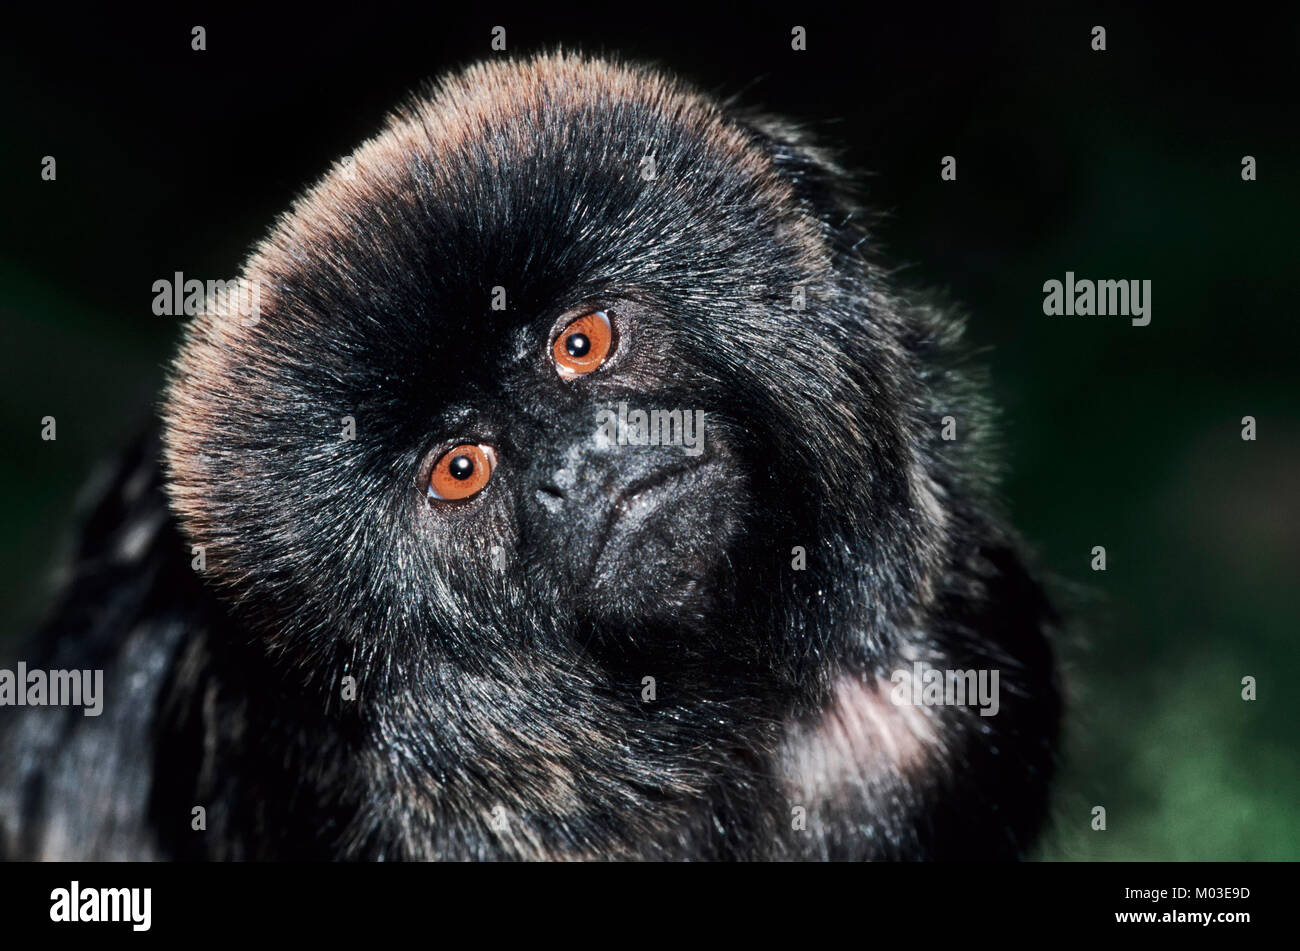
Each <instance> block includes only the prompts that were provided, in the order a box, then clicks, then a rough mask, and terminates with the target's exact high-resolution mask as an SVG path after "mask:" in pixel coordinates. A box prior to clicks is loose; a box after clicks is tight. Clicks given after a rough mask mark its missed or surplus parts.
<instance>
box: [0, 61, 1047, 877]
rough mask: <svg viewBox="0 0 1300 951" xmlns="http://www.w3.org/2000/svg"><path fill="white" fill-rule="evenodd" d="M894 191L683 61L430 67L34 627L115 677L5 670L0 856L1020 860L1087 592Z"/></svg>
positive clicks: (169, 412)
mask: <svg viewBox="0 0 1300 951" xmlns="http://www.w3.org/2000/svg"><path fill="white" fill-rule="evenodd" d="M870 222H871V219H870V218H869V216H868V215H867V213H866V211H865V210H864V206H863V203H862V200H861V198H860V197H859V194H858V191H857V188H856V186H855V183H854V181H853V177H852V176H851V175H850V174H849V173H848V172H846V171H845V170H844V169H843V168H842V166H841V164H840V160H839V159H838V158H837V156H836V154H835V153H833V152H832V151H830V150H829V149H828V148H826V147H825V146H823V145H821V144H819V143H818V142H817V141H816V140H815V139H814V137H813V136H812V135H810V134H809V133H808V132H807V131H806V130H804V129H803V128H802V127H800V126H798V125H796V124H795V123H793V122H790V121H786V120H781V119H776V118H772V117H770V116H768V115H766V114H765V113H763V112H761V111H759V110H756V109H753V108H751V107H748V106H746V105H743V104H741V103H739V102H738V101H735V100H724V99H722V98H720V97H717V96H714V95H712V94H709V93H707V92H704V91H702V90H700V89H698V88H696V87H695V86H693V85H691V84H690V83H689V82H687V81H686V80H684V79H682V78H680V77H679V76H677V75H675V74H673V73H669V72H668V71H665V70H663V69H661V68H658V67H654V66H650V65H643V64H639V63H631V62H626V61H623V60H620V59H616V58H612V57H594V56H588V55H583V54H580V53H572V52H566V53H561V52H556V53H543V54H537V55H534V56H531V57H524V58H512V59H505V58H502V59H496V60H491V61H488V62H484V63H480V64H477V65H472V66H469V67H468V68H465V69H463V70H461V71H459V72H455V73H452V74H449V75H447V76H446V77H444V78H442V79H441V80H439V81H438V82H436V83H435V84H433V85H431V86H429V87H427V88H426V89H424V90H423V91H421V92H420V93H418V94H416V95H414V96H413V97H412V98H411V99H410V100H408V101H407V103H406V104H405V105H403V106H401V107H399V108H398V110H397V111H396V112H394V113H393V114H392V115H391V116H390V117H389V118H388V119H387V120H386V123H385V125H384V126H383V127H382V129H381V130H380V131H379V132H378V133H377V134H376V135H375V136H374V137H373V138H371V139H369V140H368V141H366V142H365V143H363V144H362V145H361V146H360V147H358V148H357V149H356V150H355V152H354V153H353V154H352V155H351V156H349V157H348V158H347V159H346V160H342V161H340V162H338V163H336V164H335V165H334V166H333V167H332V168H331V169H330V170H329V171H328V173H327V174H326V175H325V176H324V177H323V178H322V179H321V180H320V181H319V182H318V183H317V184H315V185H314V186H313V187H311V188H310V189H309V190H308V191H306V192H305V193H304V194H302V195H300V196H299V197H298V198H297V200H296V201H295V202H294V203H293V204H292V206H291V208H290V209H289V210H288V211H287V212H286V213H285V214H284V215H283V216H282V217H280V218H279V219H278V220H277V221H276V222H275V224H274V226H273V227H272V229H271V231H270V233H269V235H268V236H267V237H266V238H265V239H264V240H262V241H261V242H260V243H259V244H258V245H257V246H256V247H255V248H254V249H253V251H252V252H251V254H250V256H249V257H248V259H247V261H246V263H245V265H244V267H243V271H242V275H241V281H240V284H241V286H247V287H254V288H256V289H257V293H256V295H255V298H256V300H255V302H254V303H250V298H249V297H247V296H243V295H240V294H238V293H233V292H231V293H223V294H219V295H218V296H217V298H216V299H214V301H213V302H211V304H210V305H209V306H208V307H206V308H205V309H204V311H205V312H204V313H201V314H199V315H197V316H196V317H195V318H194V319H193V320H191V321H189V322H188V324H187V326H186V328H185V330H184V333H183V340H182V341H181V344H180V346H179V349H178V352H177V354H176V356H175V359H174V362H173V363H172V365H171V367H170V370H169V374H168V380H167V383H166V387H165V391H164V393H163V395H162V398H161V406H160V413H159V421H158V423H157V424H156V425H154V426H153V427H152V428H151V429H150V431H149V432H148V433H147V434H146V435H145V436H144V437H143V438H142V439H141V440H140V441H139V443H138V444H136V445H134V446H132V447H131V448H130V449H129V451H127V452H126V453H125V454H124V455H123V456H122V458H121V459H120V460H119V462H118V463H117V465H116V468H115V469H114V471H113V472H112V473H111V474H110V475H109V476H108V477H107V479H106V480H105V484H104V485H103V487H102V488H101V489H100V491H99V494H98V496H97V497H96V499H95V501H93V502H92V504H91V505H90V507H89V509H88V514H87V515H86V517H85V522H84V526H83V528H82V530H81V533H80V535H79V537H78V541H77V550H76V552H75V555H74V558H73V561H72V568H71V570H70V572H69V577H68V578H67V579H66V581H65V583H64V586H63V588H62V589H61V592H60V594H59V596H58V598H57V600H56V603H55V606H54V607H53V609H52V611H51V614H50V616H49V618H48V620H47V621H46V622H45V623H44V625H43V626H42V628H41V629H40V630H39V631H38V632H37V635H36V637H35V639H34V641H33V642H32V645H31V647H30V648H29V650H28V653H27V654H26V655H25V658H26V663H27V665H28V667H29V668H35V667H43V668H50V669H64V668H72V669H98V670H102V671H103V672H104V701H103V703H104V710H103V713H102V715H100V716H98V717H87V716H84V715H83V713H82V711H81V710H76V709H68V710H64V709H59V708H49V707H31V706H29V707H25V708H21V709H19V708H15V707H4V708H0V731H2V736H0V750H3V755H4V760H5V762H6V763H7V764H8V765H7V768H6V770H5V775H4V776H3V778H2V779H0V854H3V855H4V856H6V857H8V858H40V859H145V860H176V859H183V860H193V859H203V860H217V861H223V860H256V861H274V860H280V859H311V860H374V861H378V860H454V861H473V860H526V861H549V860H656V861H657V860H664V861H676V860H704V861H739V860H744V861H765V860H775V861H786V860H822V861H858V860H936V859H1018V858H1024V857H1026V856H1028V855H1029V854H1030V849H1032V847H1033V846H1034V843H1035V842H1036V841H1037V838H1038V836H1039V834H1040V832H1041V830H1042V828H1043V826H1044V824H1045V821H1046V818H1047V816H1048V813H1049V802H1050V791H1051V782H1052V775H1053V772H1054V769H1055V763H1056V758H1057V748H1058V738H1059V731H1060V727H1061V721H1062V717H1063V715H1064V710H1063V700H1062V689H1061V684H1060V673H1059V670H1058V665H1057V662H1056V659H1055V657H1056V653H1055V649H1054V647H1053V641H1054V638H1055V632H1056V631H1057V629H1058V627H1059V625H1060V617H1059V615H1058V613H1057V611H1056V609H1055V607H1054V605H1053V601H1052V599H1051V598H1050V597H1049V595H1048V593H1047V589H1046V587H1045V585H1044V583H1043V582H1042V581H1040V580H1039V579H1038V578H1037V577H1036V576H1035V573H1034V572H1033V570H1032V569H1031V567H1030V556H1029V554H1028V552H1027V546H1026V545H1025V544H1024V543H1023V542H1022V541H1021V540H1020V537H1019V536H1018V535H1017V534H1016V532H1015V530H1014V529H1013V528H1012V527H1011V526H1010V523H1009V520H1008V518H1007V517H1006V515H1005V513H1004V512H1003V510H1002V507H1001V503H1000V502H999V500H998V495H997V493H998V488H997V486H998V479H999V473H1000V469H999V466H998V462H997V453H996V451H995V446H994V440H993V422H992V420H993V408H992V406H991V404H990V401H989V399H988V396H987V392H988V384H987V379H986V377H985V375H984V374H983V371H982V370H981V369H980V368H979V367H975V366H972V364H971V361H970V359H969V357H968V355H967V354H966V352H965V350H964V345H963V343H962V339H963V338H962V326H963V323H964V317H963V316H962V315H961V314H960V313H959V312H957V311H956V309H955V308H954V307H952V306H951V305H950V304H948V303H947V302H946V301H944V300H940V299H938V298H936V297H934V296H932V295H929V294H927V293H925V292H918V291H911V290H907V289H904V288H901V287H898V286H896V284H895V282H894V280H893V279H892V277H891V275H890V273H889V271H888V270H887V268H886V267H885V265H884V264H883V263H881V261H880V259H879V258H880V253H879V250H878V249H877V247H876V240H875V237H874V234H873V229H872V227H871V224H870ZM954 434H955V438H952V437H954ZM975 673H978V674H979V675H980V676H981V677H983V676H984V675H986V674H987V675H991V676H990V677H989V682H991V683H992V684H993V685H994V686H995V687H996V698H995V699H996V703H991V704H985V705H983V706H979V705H977V704H976V703H975V702H974V697H973V695H972V696H966V697H965V699H964V700H963V699H962V697H961V696H960V695H959V694H951V693H950V692H949V693H945V692H944V690H946V689H947V688H948V687H952V686H953V685H954V684H957V685H961V684H962V683H963V682H964V681H963V678H964V677H966V676H967V675H968V674H970V675H973V674H975ZM969 682H970V683H973V682H974V680H973V679H972V680H970V681H969ZM984 682H985V681H981V683H984ZM923 687H924V688H925V689H924V690H923V689H922V688H923ZM930 687H934V688H935V691H934V694H933V696H931V694H930V690H929V688H930ZM972 690H973V688H972ZM922 696H930V697H931V699H932V700H936V702H918V699H917V698H918V697H922Z"/></svg>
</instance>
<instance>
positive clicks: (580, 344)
mask: <svg viewBox="0 0 1300 951" xmlns="http://www.w3.org/2000/svg"><path fill="white" fill-rule="evenodd" d="M564 349H565V350H567V351H569V356H571V357H585V356H586V355H587V352H588V351H589V350H591V341H590V340H588V339H587V335H586V334H569V336H568V337H567V338H565V341H564Z"/></svg>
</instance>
